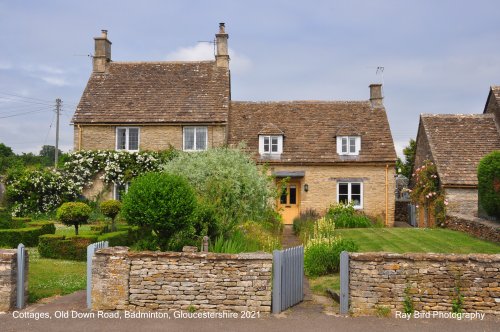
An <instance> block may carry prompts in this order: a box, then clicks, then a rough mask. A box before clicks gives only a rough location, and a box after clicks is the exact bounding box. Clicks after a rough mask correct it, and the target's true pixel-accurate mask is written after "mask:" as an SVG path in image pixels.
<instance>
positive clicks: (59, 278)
mask: <svg viewBox="0 0 500 332" xmlns="http://www.w3.org/2000/svg"><path fill="white" fill-rule="evenodd" d="M28 252H29V271H28V281H29V282H28V287H29V300H28V301H29V302H31V303H33V302H36V301H38V300H40V299H42V298H45V297H50V296H54V295H66V294H71V293H73V292H75V291H77V290H81V289H85V287H86V283H87V280H86V275H87V274H86V268H87V264H86V262H77V261H67V260H61V259H48V258H41V257H40V255H39V254H38V250H37V249H36V248H28Z"/></svg>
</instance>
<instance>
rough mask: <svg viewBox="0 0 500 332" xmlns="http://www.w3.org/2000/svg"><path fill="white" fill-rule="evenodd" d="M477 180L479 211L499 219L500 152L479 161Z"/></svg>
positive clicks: (494, 152)
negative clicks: (482, 210)
mask: <svg viewBox="0 0 500 332" xmlns="http://www.w3.org/2000/svg"><path fill="white" fill-rule="evenodd" d="M477 179H478V195H479V205H480V210H481V209H484V211H485V212H486V213H487V214H488V215H489V216H490V217H496V218H497V219H500V151H493V152H492V153H490V154H487V155H486V156H485V157H484V158H483V159H481V161H480V162H479V166H478V168H477ZM480 212H481V211H480Z"/></svg>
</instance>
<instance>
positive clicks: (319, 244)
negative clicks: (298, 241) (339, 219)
mask: <svg viewBox="0 0 500 332" xmlns="http://www.w3.org/2000/svg"><path fill="white" fill-rule="evenodd" d="M344 250H345V251H349V252H355V251H357V250H358V246H357V245H356V244H355V243H354V242H353V241H352V240H346V239H336V238H319V239H311V240H310V241H309V242H308V243H307V245H306V246H305V248H304V269H305V272H306V274H307V275H308V276H310V277H317V276H322V275H326V274H330V273H335V272H338V270H339V266H340V253H341V252H342V251H344Z"/></svg>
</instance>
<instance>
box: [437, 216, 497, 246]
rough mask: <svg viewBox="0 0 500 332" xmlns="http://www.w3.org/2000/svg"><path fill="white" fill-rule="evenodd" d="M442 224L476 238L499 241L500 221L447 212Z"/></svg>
mask: <svg viewBox="0 0 500 332" xmlns="http://www.w3.org/2000/svg"><path fill="white" fill-rule="evenodd" d="M444 226H445V227H446V228H449V229H453V230H455V231H460V232H464V233H467V234H470V235H472V236H475V237H477V238H480V239H483V240H487V241H493V242H500V222H494V221H490V220H484V219H480V218H476V217H472V216H467V215H463V214H457V213H448V214H447V215H446V221H445V223H444Z"/></svg>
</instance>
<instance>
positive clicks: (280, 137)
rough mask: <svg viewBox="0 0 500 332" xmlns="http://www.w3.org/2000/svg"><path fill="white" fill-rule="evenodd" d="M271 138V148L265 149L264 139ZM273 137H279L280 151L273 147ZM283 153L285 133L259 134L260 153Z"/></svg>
mask: <svg viewBox="0 0 500 332" xmlns="http://www.w3.org/2000/svg"><path fill="white" fill-rule="evenodd" d="M266 138H267V139H269V150H268V151H265V150H264V140H265V139H266ZM273 138H277V139H278V151H274V152H273V149H272V140H273ZM282 153H283V135H259V154H261V155H271V154H272V155H280V154H282Z"/></svg>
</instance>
